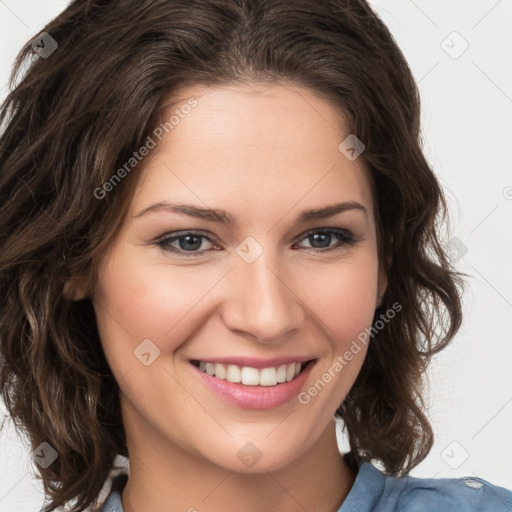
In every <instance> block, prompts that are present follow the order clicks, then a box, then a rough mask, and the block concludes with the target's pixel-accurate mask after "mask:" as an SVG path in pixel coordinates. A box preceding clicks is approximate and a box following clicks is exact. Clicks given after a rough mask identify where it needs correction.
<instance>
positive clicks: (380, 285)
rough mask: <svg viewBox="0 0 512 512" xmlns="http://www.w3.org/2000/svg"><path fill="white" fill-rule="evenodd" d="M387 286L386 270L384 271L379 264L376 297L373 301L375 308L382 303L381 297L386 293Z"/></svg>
mask: <svg viewBox="0 0 512 512" xmlns="http://www.w3.org/2000/svg"><path fill="white" fill-rule="evenodd" d="M387 288H388V277H387V275H386V272H385V271H384V267H383V266H382V265H379V276H378V280H377V298H376V301H375V309H377V308H378V307H379V306H380V305H381V304H382V298H383V297H384V294H385V293H386V290H387Z"/></svg>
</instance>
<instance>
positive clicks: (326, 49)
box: [0, 0, 464, 512]
mask: <svg viewBox="0 0 512 512" xmlns="http://www.w3.org/2000/svg"><path fill="white" fill-rule="evenodd" d="M44 32H47V33H49V34H50V35H51V37H52V38H53V39H54V40H55V41H56V42H57V43H58V48H57V49H56V50H55V51H54V52H53V53H52V54H51V55H50V56H48V57H47V58H41V57H40V56H38V55H36V53H34V50H33V48H32V45H31V42H28V43H27V44H26V45H25V47H24V48H23V49H22V50H21V51H20V53H19V55H18V57H17V59H16V62H15V65H14V68H13V72H12V77H11V88H10V92H9V94H8V96H7V99H6V100H5V102H4V103H3V105H2V108H1V110H0V121H1V122H2V124H3V130H2V134H1V136H0V240H1V247H2V250H1V252H0V297H1V306H0V342H1V348H0V356H1V359H0V389H1V391H2V396H3V399H4V402H5V404H6V408H7V410H8V413H9V416H10V417H11V418H12V419H13V420H14V422H15V426H16V429H17V430H19V431H24V432H27V433H28V435H29V438H30V442H31V444H32V449H35V448H36V447H37V446H39V445H40V443H42V442H48V443H49V444H50V445H51V446H52V447H53V448H54V449H55V450H56V451H57V453H58V455H59V456H58V458H57V459H56V460H55V461H54V462H53V463H52V464H51V465H50V466H49V467H48V468H45V469H44V468H42V467H37V466H36V468H37V470H38V472H39V473H40V474H41V478H42V480H43V485H44V492H45V494H46V496H47V497H49V498H50V499H51V501H50V503H49V504H48V505H46V508H44V509H43V510H44V512H49V511H52V510H55V508H57V507H59V506H62V505H64V504H66V503H68V502H70V501H74V505H73V508H72V510H73V512H78V511H82V510H84V508H86V507H88V506H90V505H91V504H93V505H94V504H96V503H97V501H96V498H97V495H98V494H99V492H100V490H101V488H102V485H103V484H104V481H105V480H106V478H107V475H108V473H109V470H110V469H111V468H112V465H113V462H114V458H115V456H116V455H117V454H120V455H123V456H125V457H128V451H127V446H126V438H125V433H124V428H123V424H122V421H121V414H120V406H119V387H118V384H117V382H116V381H115V379H114V377H113V375H112V373H111V371H110V368H109V366H108V364H107V361H106V359H105V357H104V353H103V350H102V348H101V340H100V338H99V335H98V331H97V326H96V318H95V314H94V310H93V307H92V303H91V296H92V293H93V290H94V283H95V282H96V277H97V273H96V269H97V263H98V261H99V260H100V258H101V256H102V255H103V254H104V251H105V249H106V248H107V247H108V245H109V242H110V241H111V240H112V239H113V237H115V235H116V234H117V232H118V230H119V228H120V226H121V224H122V221H123V218H124V215H125V213H126V211H127V207H128V205H129V202H130V200H131V198H132V197H133V192H134V190H135V187H136V184H137V176H138V174H139V172H138V171H139V169H135V170H134V171H133V172H131V173H130V174H129V175H128V176H126V177H125V178H124V179H123V180H122V182H121V183H119V184H118V185H117V186H116V187H115V188H114V190H112V191H110V192H109V193H108V194H106V195H105V197H103V198H102V199H98V198H97V197H96V196H95V194H94V191H95V190H97V189H98V187H101V186H102V184H104V183H106V182H107V181H108V180H109V178H110V177H111V176H112V174H113V173H114V172H115V170H116V169H119V168H120V167H121V166H122V165H123V164H124V163H125V162H127V161H128V159H129V158H130V157H131V156H132V154H133V152H134V150H136V149H137V148H139V147H141V146H142V145H143V144H144V142H145V141H146V139H147V137H148V136H149V135H150V134H151V133H152V130H153V129H154V127H155V126H156V123H157V119H158V115H159V111H160V109H161V108H162V106H163V105H164V104H165V103H166V102H167V101H168V100H169V98H171V97H172V96H173V94H175V93H176V91H178V89H179V88H180V89H181V88H182V87H185V86H188V85H190V86H193V85H206V86H212V85H222V84H233V83H254V82H255V81H259V82H267V83H279V82H285V83H288V84H295V85H298V86H303V87H307V88H309V89H311V90H313V91H315V92H317V93H318V94H319V95H321V96H322V97H323V98H325V99H326V100H328V101H329V102H330V104H331V105H332V106H333V108H336V109H337V111H338V112H339V113H340V115H342V116H343V118H344V119H345V121H346V122H347V126H348V127H349V130H350V133H353V134H355V135H357V137H358V138H359V139H360V140H361V141H363V142H364V144H365V146H366V149H365V151H364V153H363V154H362V155H361V157H360V158H362V159H363V162H364V163H365V165H366V166H367V168H368V169H369V171H370V174H371V180H372V186H373V189H374V195H375V197H374V200H375V212H376V213H375V215H376V223H377V231H378V251H379V260H380V263H381V265H383V266H384V269H385V271H386V274H387V278H388V288H387V290H386V293H385V294H384V297H383V301H382V304H381V305H380V307H379V308H378V309H377V310H376V313H375V318H374V322H376V321H377V320H378V319H379V318H380V316H381V315H382V314H383V313H385V312H386V311H388V310H389V309H390V308H391V307H392V305H393V304H395V303H399V304H400V305H401V306H402V309H401V311H400V312H399V313H398V314H397V319H395V320H393V321H390V322H389V323H387V324H386V326H385V328H383V329H380V330H379V332H378V333H377V334H376V335H375V336H374V337H373V338H372V341H371V343H370V344H369V347H368V352H367V355H366V358H365V360H364V364H363V366H362V369H361V371H360V373H359V375H358V377H357V380H356V381H355V383H354V385H353V387H352V389H351V390H350V392H349V393H348V395H347V397H346V399H345V400H344V402H343V403H342V404H341V405H340V407H339V409H338V410H337V411H336V416H337V417H339V418H342V420H343V422H344V428H345V429H346V431H347V433H348V440H349V443H350V452H349V453H348V455H347V456H346V461H347V462H348V464H349V465H350V467H351V468H352V469H356V468H357V466H358V465H359V463H360V462H361V461H362V460H371V459H374V460H376V461H379V462H380V463H381V464H382V466H383V468H384V471H385V472H386V473H388V474H391V475H393V476H400V475H405V474H407V473H408V472H409V471H410V470H411V469H412V468H413V467H414V466H416V465H417V464H419V463H420V462H421V461H422V460H423V459H424V458H425V457H426V456H427V454H428V453H429V451H430V449H431V447H432V445H433V432H432V429H431V426H430V424H429V421H428V419H427V417H426V415H425V414H424V412H423V410H424V401H423V399H422V393H423V392H424V386H423V385H424V380H423V377H424V373H425V370H426V368H427V365H428V364H429V362H430V359H431V357H432V356H433V355H434V354H436V353H437V352H439V351H440V350H442V349H443V348H444V347H445V346H446V345H447V344H448V343H449V342H450V341H451V339H452V338H453V336H454V335H455V333H456V332H457V330H458V328H459V327H460V324H461V320H462V313H461V292H462V289H463V286H464V282H463V279H462V274H460V273H459V272H457V271H456V270H455V269H454V267H453V266H452V265H451V263H450V261H449V260H448V258H447V256H446V254H445V250H444V246H443V244H442V243H441V241H440V240H441V235H440V230H441V227H442V226H443V225H445V224H444V223H446V225H447V223H448V216H447V208H446V203H445V198H444V196H443V193H442V190H441V188H440V185H439V183H438V181H437V180H436V177H435V175H434V173H433V171H432V169H431V168H430V166H429V164H428V163H427V161H426V158H425V156H424V154H423V150H422V142H421V135H420V98H419V93H418V89H417V86H416V84H415V81H414V79H413V76H412V74H411V71H410V69H409V67H408V65H407V63H406V60H405V58H404V55H403V54H402V52H401V51H400V49H399V48H398V46H397V44H396V42H395V40H394V39H393V37H392V35H391V34H390V32H389V30H388V29H387V27H386V26H385V24H384V23H383V22H382V20H381V19H380V18H379V17H378V15H377V14H376V13H375V12H373V11H372V9H371V8H370V7H369V5H368V4H367V3H366V2H365V1H364V0H316V1H315V2H312V1H310V0H145V1H141V0H75V1H73V2H71V3H70V5H69V6H68V7H67V8H66V9H65V10H64V11H63V12H62V14H60V15H59V16H57V17H56V18H55V19H54V20H52V21H51V22H49V23H48V24H47V25H46V26H45V27H44ZM340 136H341V133H340ZM340 142H341V140H340ZM141 165H142V164H141ZM63 255H65V258H64V257H63ZM77 276H89V277H90V283H91V285H90V286H89V288H88V290H87V296H86V297H85V298H83V299H82V300H78V301H72V300H69V299H68V298H67V296H66V294H65V293H64V286H65V284H66V282H68V281H69V280H70V279H71V278H75V277H77Z"/></svg>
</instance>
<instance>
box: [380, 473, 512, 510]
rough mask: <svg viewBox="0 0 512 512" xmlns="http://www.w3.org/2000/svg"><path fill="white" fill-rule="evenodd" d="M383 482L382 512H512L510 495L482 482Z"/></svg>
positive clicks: (475, 479)
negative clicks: (403, 511)
mask: <svg viewBox="0 0 512 512" xmlns="http://www.w3.org/2000/svg"><path fill="white" fill-rule="evenodd" d="M377 471H378V470H377ZM384 478H385V485H384V489H383V493H382V502H383V504H384V505H385V507H384V508H382V510H383V511H384V510H388V507H387V505H389V502H391V503H392V507H390V508H389V510H407V511H408V512H431V511H432V510H442V511H443V512H512V491H510V490H508V489H505V488H504V487H500V486H497V485H493V484H492V483H490V482H488V481H487V480H484V479H482V478H478V477H468V476H466V477H460V478H418V477H412V476H406V477H402V478H393V477H389V476H384ZM378 510H379V511H380V510H381V509H380V508H379V509H378Z"/></svg>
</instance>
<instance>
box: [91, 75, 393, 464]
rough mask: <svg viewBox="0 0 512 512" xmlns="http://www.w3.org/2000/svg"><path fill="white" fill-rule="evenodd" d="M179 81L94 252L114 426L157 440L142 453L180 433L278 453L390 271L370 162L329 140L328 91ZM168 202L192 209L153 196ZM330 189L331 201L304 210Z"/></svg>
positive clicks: (249, 460)
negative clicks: (120, 210) (118, 422)
mask: <svg viewBox="0 0 512 512" xmlns="http://www.w3.org/2000/svg"><path fill="white" fill-rule="evenodd" d="M192 97H193V98H194V99H195V101H196V102H197V103H195V102H194V101H193V100H190V101H189V102H188V103H187V100H189V99H190V98H192ZM180 98H182V101H179V102H178V103H176V104H174V105H173V107H172V108H168V109H167V110H165V111H163V113H162V122H166V121H167V122H168V123H169V120H170V118H171V116H172V115H173V114H174V115H175V116H176V117H175V118H173V121H172V122H171V123H169V124H168V125H167V132H168V133H166V131H165V129H164V130H162V129H160V130H159V131H158V129H157V131H155V132H154V133H153V136H152V139H153V142H156V143H157V144H156V147H154V148H150V147H149V146H153V143H151V142H149V141H148V153H149V154H148V155H147V156H146V157H145V160H143V161H142V163H141V164H139V166H140V169H136V170H133V171H132V172H140V173H141V174H140V180H139V181H138V184H137V189H136V192H135V195H134V198H133V200H132V202H131V205H130V210H129V214H128V216H127V217H126V219H125V221H124V224H123V228H122V230H121V232H120V234H119V236H118V237H117V238H116V239H115V240H114V241H113V243H112V245H111V246H110V251H109V253H108V254H107V255H106V256H105V258H104V259H103V261H102V262H101V264H100V268H99V279H98V285H97V287H96V290H95V294H94V297H93V303H94V307H95V311H96V315H97V320H98V328H99V332H100V336H101V340H102V343H103V347H104V350H105V354H106V357H107V360H108V362H109V365H110V367H111V369H112V371H113V374H114V376H115V378H116V380H117V381H118V383H119V386H120V390H121V403H122V408H123V421H124V423H125V428H126V431H127V435H128V436H129V437H130V438H131V439H137V436H139V437H138V438H139V439H142V438H143V439H144V443H146V444H147V443H149V444H151V443H153V442H154V443H158V444H155V445H154V447H153V448H154V451H153V456H159V455H162V454H165V453H170V452H173V451H175V450H176V449H177V448H178V449H179V450H181V451H182V452H183V453H188V454H191V455H195V456H197V457H199V458H200V459H202V460H204V459H207V460H208V461H211V462H213V463H214V464H216V465H217V466H221V467H224V468H227V469H230V470H234V471H239V472H248V471H253V472H263V471H269V470H275V469H278V468H281V467H284V466H285V465H287V464H289V463H291V462H292V461H294V460H295V459H296V458H297V457H299V456H300V455H301V454H304V453H305V452H306V451H307V450H309V449H310V448H311V447H313V445H314V444H315V443H317V442H319V440H320V439H321V437H322V435H323V434H325V432H326V431H327V428H328V427H332V423H333V415H334V413H335V411H336V409H337V408H338V406H339V405H340V404H341V402H342V401H343V400H344V398H345V396H346V394H347V393H348V391H349V390H350V388H351V386H352V384H353V383H354V381H355V379H356V377H357V374H358V372H359V370H360V368H361V365H362V363H363V359H364V357H365V354H366V345H364V344H362V343H359V350H357V351H356V350H354V349H353V348H352V349H351V346H352V347H354V345H353V341H354V340H357V337H358V335H360V334H361V333H362V332H364V330H365V328H368V327H370V326H371V323H372V319H373V315H374V311H375V308H376V306H377V305H378V301H379V295H382V293H383V292H384V288H385V282H384V276H381V277H380V283H379V264H378V263H379V262H378V259H377V245H376V231H375V224H374V211H373V202H372V195H371V188H370V182H369V176H368V173H367V170H366V169H365V168H364V167H363V163H362V159H360V158H357V159H355V160H353V161H352V160H351V159H349V158H347V157H346V156H345V154H343V153H342V152H341V151H340V149H339V148H338V146H339V145H340V143H341V142H342V141H343V140H344V139H345V138H346V137H347V136H348V135H349V133H348V132H346V131H344V130H343V126H342V124H341V122H340V120H339V119H338V117H337V116H336V114H335V111H334V110H333V108H332V107H331V106H330V104H329V103H327V102H325V101H324V100H323V99H320V98H319V97H317V96H316V95H315V94H314V93H312V92H311V91H309V90H307V89H302V88H295V87H292V86H290V85H286V84H284V85H269V86H265V87H260V88H259V89H258V90H256V85H255V84H253V85H252V86H251V87H248V86H234V85H233V86H229V87H219V88H199V87H197V88H189V89H185V90H183V91H182V94H181V95H180ZM184 105H193V107H191V108H188V107H183V106H184ZM176 110H178V113H176ZM171 127H172V129H171ZM162 133H163V136H161V134H162ZM157 135H160V137H161V140H159V138H158V136H157ZM141 153H142V152H141ZM164 203H165V204H168V205H184V204H187V205H190V210H189V213H192V212H193V211H196V212H200V211H203V213H201V214H199V213H197V214H196V215H189V214H187V213H186V212H185V211H184V210H182V211H181V212H179V211H178V210H175V211H173V210H172V208H171V206H168V207H163V206H161V207H158V208H157V207H155V208H152V209H151V208H150V207H151V206H152V205H155V204H160V205H162V204H164ZM338 203H343V204H345V206H344V207H342V208H340V209H339V211H338V213H336V214H334V215H330V216H321V215H313V214H310V215H306V214H304V212H307V211H310V210H323V209H325V208H327V207H330V206H333V205H335V204H338ZM148 208H150V209H149V210H148ZM193 209H194V210H193ZM205 209H208V210H215V212H209V213H207V212H206V211H204V210H205ZM221 211H222V212H221ZM143 212H145V213H143ZM301 216H302V217H303V218H301ZM228 219H230V220H231V221H232V222H231V223H230V222H227V220H228ZM190 231H193V232H194V233H193V234H190V233H189V232H190ZM178 234H179V235H181V238H175V239H174V240H167V242H165V243H164V244H161V245H159V241H162V240H164V239H166V238H167V239H169V238H170V237H173V236H176V235H178ZM187 234H188V237H187ZM308 234H309V236H308ZM174 251H176V252H174ZM180 251H181V253H182V254H180ZM347 351H349V352H350V355H351V356H352V357H346V356H345V354H346V353H347ZM307 361H311V362H310V363H309V364H306V362H307ZM199 362H201V364H200V365H199ZM299 362H302V363H303V364H302V366H301V373H299V374H298V376H297V377H295V366H292V365H294V363H299ZM206 363H209V364H206ZM336 363H337V364H336ZM198 365H199V367H198ZM340 366H341V367H342V368H341V369H340ZM302 368H303V369H302ZM202 370H206V371H207V372H209V373H212V372H215V374H216V376H210V375H208V373H205V371H202ZM329 376H330V378H329ZM240 378H242V379H243V381H242V383H233V382H230V380H231V381H237V380H238V379H240ZM285 379H292V380H290V381H289V382H281V381H283V380H285ZM278 381H279V382H278ZM244 382H245V384H244ZM256 383H259V384H256ZM315 383H316V387H315ZM315 390H316V392H315ZM150 440H151V441H150ZM156 446H158V448H155V447H156ZM166 446H167V447H169V452H166ZM149 451H151V449H149V448H148V452H149ZM253 466H254V467H253Z"/></svg>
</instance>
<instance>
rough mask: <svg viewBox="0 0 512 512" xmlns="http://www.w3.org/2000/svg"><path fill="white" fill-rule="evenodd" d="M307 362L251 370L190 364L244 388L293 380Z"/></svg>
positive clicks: (248, 368) (223, 365) (206, 364)
mask: <svg viewBox="0 0 512 512" xmlns="http://www.w3.org/2000/svg"><path fill="white" fill-rule="evenodd" d="M308 363H309V361H304V362H302V363H300V362H294V363H289V364H282V365H279V366H270V367H268V368H259V369H258V368H253V367H251V366H239V365H236V364H222V363H211V362H205V361H192V364H194V366H196V367H197V368H199V370H201V371H202V372H204V373H207V374H208V375H210V376H212V377H216V378H217V379H221V380H227V381H228V382H232V383H241V384H243V385H245V386H276V385H278V384H283V383H285V382H290V381H292V380H294V379H295V378H296V377H297V376H298V375H299V373H300V372H301V370H302V369H303V368H304V367H305V366H306V365H307V364H308Z"/></svg>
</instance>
